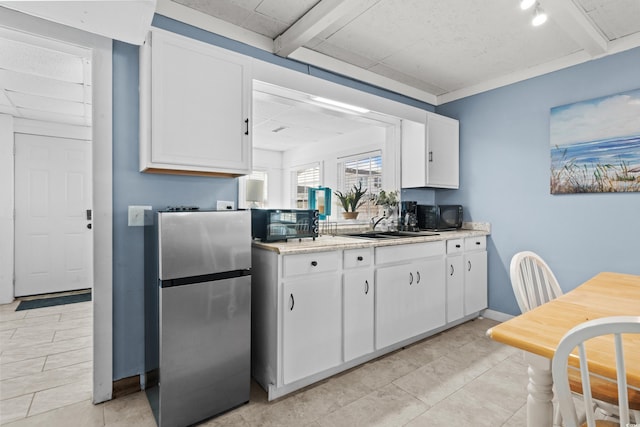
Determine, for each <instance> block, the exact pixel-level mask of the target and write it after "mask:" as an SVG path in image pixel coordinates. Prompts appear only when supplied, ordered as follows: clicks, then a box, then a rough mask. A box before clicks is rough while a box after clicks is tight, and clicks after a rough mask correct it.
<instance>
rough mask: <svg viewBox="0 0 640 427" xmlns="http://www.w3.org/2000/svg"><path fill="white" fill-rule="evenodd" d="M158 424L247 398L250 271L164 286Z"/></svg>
mask: <svg viewBox="0 0 640 427" xmlns="http://www.w3.org/2000/svg"><path fill="white" fill-rule="evenodd" d="M159 303H160V313H159V314H160V316H159V317H160V331H159V333H160V373H159V376H160V377H159V385H160V387H159V389H160V396H159V425H160V427H173V426H185V425H190V424H193V423H196V422H198V421H201V420H203V419H206V418H209V417H212V416H214V415H216V414H218V413H220V412H224V411H226V410H228V409H231V408H233V407H235V406H238V405H240V404H243V403H245V402H247V401H248V400H249V386H250V368H251V361H250V356H251V276H242V277H237V278H233V279H224V280H216V281H211V282H202V283H194V284H188V285H182V286H172V287H165V288H161V289H160V301H159Z"/></svg>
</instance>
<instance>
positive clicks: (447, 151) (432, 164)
mask: <svg viewBox="0 0 640 427" xmlns="http://www.w3.org/2000/svg"><path fill="white" fill-rule="evenodd" d="M458 132H459V126H458V121H457V120H454V119H451V118H449V117H444V116H440V115H438V114H433V113H427V134H426V140H427V147H428V148H427V153H426V155H427V186H431V187H442V188H458V186H459V179H460V176H459V172H458V168H459V149H460V148H459V142H458V139H459V134H458Z"/></svg>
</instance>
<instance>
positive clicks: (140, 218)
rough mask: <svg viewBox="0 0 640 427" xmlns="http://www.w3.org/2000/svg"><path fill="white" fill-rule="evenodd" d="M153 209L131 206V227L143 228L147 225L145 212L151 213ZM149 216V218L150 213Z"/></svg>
mask: <svg viewBox="0 0 640 427" xmlns="http://www.w3.org/2000/svg"><path fill="white" fill-rule="evenodd" d="M151 209H152V207H151V206H129V222H128V224H129V227H142V226H143V225H145V211H149V212H150V211H151ZM147 216H149V214H148V213H147ZM147 221H148V220H147Z"/></svg>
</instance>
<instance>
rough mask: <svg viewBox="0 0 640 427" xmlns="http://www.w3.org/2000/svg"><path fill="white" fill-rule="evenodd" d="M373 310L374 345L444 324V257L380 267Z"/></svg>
mask: <svg viewBox="0 0 640 427" xmlns="http://www.w3.org/2000/svg"><path fill="white" fill-rule="evenodd" d="M375 314H376V348H377V349H380V348H384V347H386V346H389V345H391V344H395V343H397V342H399V341H402V340H405V339H407V338H411V337H414V336H416V335H419V334H422V333H425V332H428V331H430V330H432V329H435V328H437V327H440V326H442V325H444V323H445V320H446V319H445V317H446V314H445V277H444V259H443V258H433V259H428V260H424V261H419V262H412V263H410V264H403V265H398V266H392V267H383V268H379V269H378V270H377V271H376V303H375Z"/></svg>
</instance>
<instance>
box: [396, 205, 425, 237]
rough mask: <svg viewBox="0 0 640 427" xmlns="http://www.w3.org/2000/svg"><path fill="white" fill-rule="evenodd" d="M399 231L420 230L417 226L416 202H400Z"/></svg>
mask: <svg viewBox="0 0 640 427" xmlns="http://www.w3.org/2000/svg"><path fill="white" fill-rule="evenodd" d="M398 230H400V231H420V229H419V228H418V202H413V201H407V202H400V220H399V221H398Z"/></svg>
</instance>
